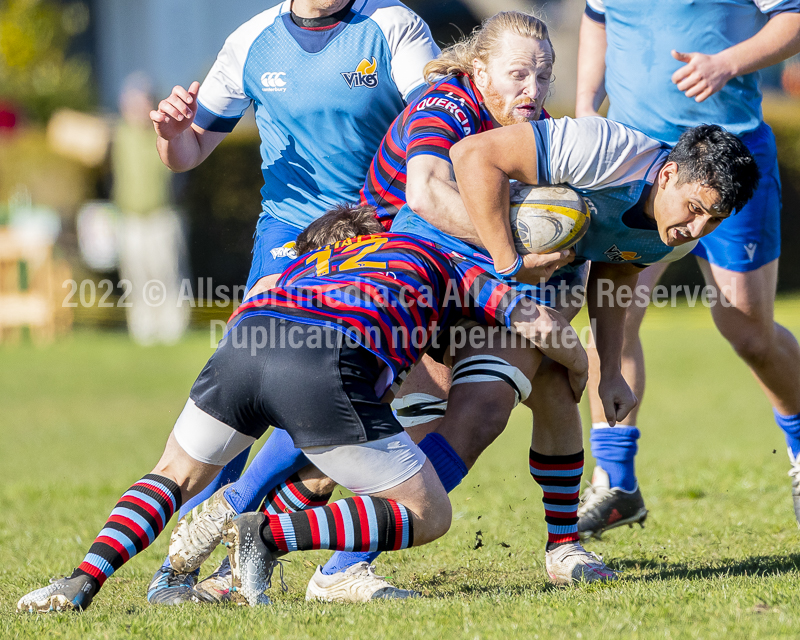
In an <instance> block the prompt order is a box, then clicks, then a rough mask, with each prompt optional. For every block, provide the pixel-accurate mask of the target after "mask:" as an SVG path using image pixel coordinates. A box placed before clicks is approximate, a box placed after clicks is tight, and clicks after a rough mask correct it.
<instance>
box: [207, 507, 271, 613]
mask: <svg viewBox="0 0 800 640" xmlns="http://www.w3.org/2000/svg"><path fill="white" fill-rule="evenodd" d="M266 519H267V517H266V516H265V515H264V514H263V513H261V512H256V513H243V514H242V515H239V516H236V517H235V518H234V519H233V520H231V521H230V522H229V523H228V525H227V528H226V529H225V530H224V531H223V534H222V539H223V542H224V544H225V546H226V547H228V560H229V561H230V566H231V593H230V599H231V602H236V603H237V604H247V605H249V606H251V607H256V606H259V605H267V604H270V600H269V598H268V597H267V596H266V595H265V594H264V591H266V590H267V589H269V588H270V586H271V583H272V572H273V570H274V569H275V565H277V564H280V563H279V562H278V561H277V560H275V559H274V558H273V557H272V552H271V551H270V550H269V549H268V548H267V545H265V544H264V541H263V540H262V539H261V526H262V525H263V524H264V521H265V520H266ZM281 582H283V578H282V577H281Z"/></svg>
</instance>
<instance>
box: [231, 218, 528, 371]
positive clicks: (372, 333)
mask: <svg viewBox="0 0 800 640" xmlns="http://www.w3.org/2000/svg"><path fill="white" fill-rule="evenodd" d="M520 300H526V301H528V300H530V296H529V295H528V294H527V293H526V292H520V291H517V290H515V289H512V288H511V287H509V286H508V285H507V284H505V283H504V282H501V281H499V280H496V279H494V278H493V277H492V276H491V275H490V274H489V273H488V272H487V271H485V270H484V269H482V268H481V267H479V266H477V265H475V264H474V263H471V262H469V261H467V260H466V259H465V258H463V257H462V256H460V255H458V254H455V253H451V254H450V255H445V254H444V253H442V251H440V250H439V249H438V248H437V246H436V245H435V244H433V243H432V242H427V241H425V240H422V239H420V238H417V237H415V236H407V235H402V234H393V233H384V234H378V235H371V236H360V237H358V238H351V239H348V240H343V241H341V242H337V243H336V244H333V245H328V246H327V247H323V248H321V249H318V250H317V251H314V252H312V253H309V254H305V255H303V256H301V257H300V258H298V259H297V260H296V261H295V262H294V263H292V265H291V266H290V267H289V268H288V269H287V270H286V271H284V272H283V274H282V275H281V277H280V280H279V281H278V284H277V286H276V287H275V288H274V289H271V290H269V291H267V292H265V293H263V294H261V295H259V296H256V297H254V298H252V299H250V300H248V301H246V302H245V303H244V304H242V305H241V306H240V307H239V309H237V311H236V312H235V313H234V315H233V316H232V317H231V321H230V322H229V324H228V326H229V329H232V328H233V327H235V326H236V325H237V324H238V323H239V322H240V321H241V320H242V319H243V318H244V317H247V316H249V315H251V314H260V315H268V316H271V317H276V318H284V319H287V320H292V321H294V322H298V323H300V324H311V325H318V326H325V327H331V328H334V329H336V330H339V331H341V332H343V333H345V334H347V335H349V336H351V337H352V338H353V339H354V340H355V341H356V342H357V343H358V344H360V345H361V346H363V347H364V348H366V349H368V350H369V351H371V352H372V353H374V354H375V355H376V356H378V357H379V358H380V359H381V360H383V361H384V362H385V363H386V364H387V365H388V366H389V367H390V368H391V370H392V373H393V374H394V375H395V376H396V375H398V374H399V373H400V372H401V371H403V370H405V369H408V368H409V367H411V366H412V365H413V364H414V363H416V362H417V361H418V360H419V359H420V358H421V357H422V354H423V353H424V352H425V350H426V349H427V348H428V347H429V346H431V345H432V344H436V342H437V341H438V338H439V336H440V335H441V334H442V332H443V331H444V332H449V329H450V327H451V326H453V325H455V323H457V322H458V321H459V320H461V319H462V318H469V319H472V320H475V321H477V322H479V323H481V324H485V325H489V326H509V323H510V315H511V312H512V310H513V309H514V308H515V307H516V306H517V304H518V303H519V301H520ZM444 338H445V340H446V339H447V333H445V334H444Z"/></svg>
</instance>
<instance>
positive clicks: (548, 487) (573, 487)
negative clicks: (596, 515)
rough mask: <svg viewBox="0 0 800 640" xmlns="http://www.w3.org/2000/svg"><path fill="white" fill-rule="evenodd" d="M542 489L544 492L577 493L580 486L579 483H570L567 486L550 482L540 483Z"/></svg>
mask: <svg viewBox="0 0 800 640" xmlns="http://www.w3.org/2000/svg"><path fill="white" fill-rule="evenodd" d="M539 486H540V487H541V488H542V491H544V492H545V493H564V494H566V493H577V492H578V491H579V490H580V488H581V483H580V482H578V483H577V484H573V485H570V486H568V487H560V486H557V485H552V484H540V485H539Z"/></svg>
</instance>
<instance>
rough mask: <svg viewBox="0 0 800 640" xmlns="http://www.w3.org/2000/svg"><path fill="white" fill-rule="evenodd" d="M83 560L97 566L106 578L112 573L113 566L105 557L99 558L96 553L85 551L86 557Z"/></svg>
mask: <svg viewBox="0 0 800 640" xmlns="http://www.w3.org/2000/svg"><path fill="white" fill-rule="evenodd" d="M83 561H84V562H87V563H88V564H90V565H92V566H93V567H97V568H98V569H99V570H100V571H102V572H103V574H104V575H105V576H106V578H108V577H109V576H110V575H111V574H112V573H114V567H112V566H111V564H110V563H109V562H108V560H106V559H105V558H101V557H100V556H98V555H97V554H96V553H87V554H86V557H85V558H84V559H83Z"/></svg>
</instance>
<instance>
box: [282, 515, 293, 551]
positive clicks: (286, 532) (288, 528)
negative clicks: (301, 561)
mask: <svg viewBox="0 0 800 640" xmlns="http://www.w3.org/2000/svg"><path fill="white" fill-rule="evenodd" d="M278 521H279V522H280V523H281V529H283V539H284V540H286V548H287V549H288V550H289V551H297V535H296V534H295V532H294V524H293V523H292V516H291V515H289V514H288V513H282V514H280V515H279V516H278Z"/></svg>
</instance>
